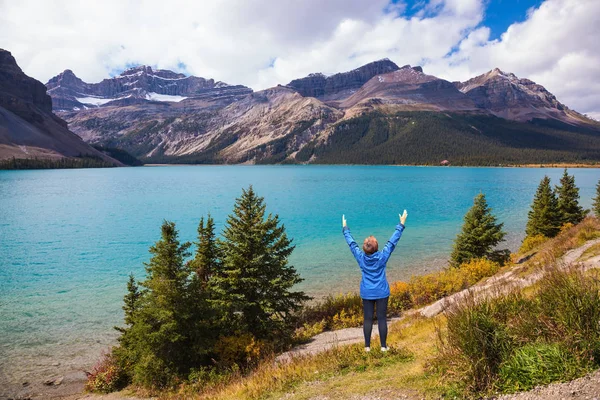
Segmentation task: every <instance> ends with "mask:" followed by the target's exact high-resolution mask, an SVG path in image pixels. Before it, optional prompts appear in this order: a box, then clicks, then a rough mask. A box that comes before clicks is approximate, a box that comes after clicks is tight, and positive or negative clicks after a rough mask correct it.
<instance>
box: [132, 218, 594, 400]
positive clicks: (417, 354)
mask: <svg viewBox="0 0 600 400" xmlns="http://www.w3.org/2000/svg"><path fill="white" fill-rule="evenodd" d="M598 238H600V221H598V220H597V219H595V218H587V219H586V220H584V221H583V222H582V223H581V224H579V225H577V226H574V227H571V228H568V229H565V230H564V231H563V232H561V234H559V235H558V236H557V237H556V238H554V239H550V240H548V241H546V242H544V243H542V244H540V245H538V246H537V247H536V248H534V249H532V250H529V251H528V252H527V253H525V254H515V255H513V260H514V264H512V265H510V266H508V267H504V268H502V269H501V270H500V271H498V270H497V269H496V270H494V272H493V273H496V275H495V276H494V277H492V278H486V277H483V278H478V280H479V281H482V282H486V281H487V282H489V281H490V280H491V281H493V280H495V279H496V280H498V284H497V286H495V289H494V290H493V292H494V294H493V295H492V293H488V294H489V295H490V296H491V297H490V296H487V295H486V296H482V297H481V300H477V301H475V300H474V298H473V297H470V298H469V297H468V296H467V297H465V298H466V300H464V301H461V302H458V303H457V306H456V307H454V308H450V309H449V311H447V312H445V313H442V314H438V315H437V316H435V317H433V318H425V317H423V316H420V314H419V313H418V312H416V311H415V310H405V311H404V318H402V319H401V320H400V321H398V322H396V323H394V324H392V325H391V326H390V334H389V338H388V345H389V346H390V347H391V349H392V350H391V351H390V352H388V353H383V352H381V351H379V350H378V349H376V348H374V349H373V350H372V351H371V352H370V353H365V352H364V350H363V348H362V346H361V345H360V344H356V345H350V346H341V347H337V348H333V349H329V350H326V351H323V352H321V353H319V354H314V355H307V356H300V357H293V358H292V359H291V360H290V361H289V362H277V361H276V360H275V358H274V356H273V357H268V358H266V359H264V360H263V361H262V362H260V363H259V365H258V366H257V367H256V368H255V369H254V370H253V371H252V372H250V373H249V374H242V373H240V372H239V371H235V370H233V371H229V373H219V374H216V373H209V372H206V373H201V374H196V375H195V376H194V377H191V379H190V380H189V381H188V382H185V383H182V384H181V385H180V386H179V387H178V388H177V389H175V390H171V391H168V392H160V393H149V392H144V391H139V392H138V394H139V395H158V396H159V397H161V398H169V399H178V398H195V399H277V398H282V397H283V398H286V399H298V400H299V399H312V398H321V397H322V398H327V399H345V398H356V397H366V398H370V397H373V398H390V399H391V398H407V399H412V398H415V399H416V398H419V399H420V398H440V397H450V398H452V397H459V398H466V397H473V398H477V397H480V396H485V395H492V394H494V393H498V392H507V393H510V392H514V391H516V390H522V389H526V388H529V387H531V386H532V385H535V384H541V383H549V382H554V381H565V380H569V379H573V378H576V377H578V376H582V375H584V374H586V373H587V372H589V371H591V370H593V369H595V368H597V361H598V360H596V361H594V358H593V357H594V356H593V354H592V353H588V351H592V352H593V351H595V350H593V349H595V348H596V347H595V346H598V347H597V348H598V349H600V340H598V339H597V336H594V335H596V334H595V333H594V332H593V331H589V332H588V333H589V335H588V336H586V337H583V336H582V339H581V340H580V341H568V340H567V341H565V340H563V336H564V335H565V334H566V333H568V332H570V330H573V329H583V328H577V325H573V324H572V323H571V322H570V321H585V320H586V319H589V317H590V315H589V313H587V314H586V313H585V312H584V313H583V314H582V313H581V312H580V311H578V309H577V308H576V307H575V308H573V307H571V306H570V305H569V301H570V300H569V299H574V300H573V301H575V302H576V301H578V300H577V299H578V298H581V299H582V301H586V302H587V303H586V304H588V305H589V306H590V307H588V308H587V309H586V310H588V311H589V312H591V313H592V314H593V313H594V312H595V311H594V310H596V309H600V303H598V304H597V302H598V301H600V298H599V297H598V296H596V297H594V293H596V294H598V293H599V290H598V288H600V285H599V284H598V282H600V281H599V280H598V274H596V273H595V272H594V271H595V270H591V272H590V271H587V272H582V270H577V271H568V270H567V271H566V272H565V270H563V269H561V268H563V267H564V266H563V264H562V262H563V261H567V262H569V261H572V262H585V263H587V264H586V265H588V267H589V266H592V267H596V266H597V265H600V242H598V241H597V239H598ZM590 240H596V242H592V243H597V242H598V243H597V244H594V245H591V246H590V244H592V243H590V242H589V241H590ZM585 243H589V244H588V245H587V246H586V247H585V248H584V249H585V251H584V250H583V249H582V250H581V251H580V252H581V254H577V256H576V258H575V259H571V258H573V256H572V253H573V252H570V251H571V250H572V249H577V248H580V246H582V245H583V244H585ZM588 246H589V247H588ZM569 252H570V253H569ZM565 254H567V256H566V257H565ZM569 257H571V258H569ZM590 263H591V264H590ZM594 263H595V264H594ZM548 271H551V273H550V275H551V278H548V279H550V280H548V279H546V278H544V279H546V280H544V279H541V280H533V279H531V280H530V282H533V283H530V284H529V285H527V284H523V287H521V288H516V289H513V290H508V285H514V282H512V283H511V282H506V283H503V281H502V279H498V278H497V277H500V276H505V275H506V274H507V273H510V274H512V275H513V276H514V277H515V279H520V280H522V281H523V282H527V281H528V280H527V279H528V277H532V276H534V275H540V274H544V273H548ZM552 271H554V272H552ZM557 271H559V272H557ZM560 271H562V272H560ZM493 273H491V274H490V275H493ZM444 274H446V275H448V274H449V272H444V271H442V272H439V273H436V274H431V276H430V277H429V278H423V277H420V278H418V277H415V278H413V281H412V285H411V282H408V283H406V282H405V283H402V284H396V285H393V286H394V287H401V288H402V291H400V292H402V296H403V299H404V301H406V302H407V303H404V304H405V305H406V304H409V305H412V306H414V307H419V306H420V305H422V304H426V303H428V302H432V301H435V300H437V299H439V298H440V297H441V296H432V297H427V296H425V297H423V296H422V294H423V293H422V292H418V290H422V288H421V287H422V285H420V286H419V285H417V284H416V283H415V282H417V281H422V280H423V279H425V280H426V281H428V282H431V281H436V280H437V281H436V282H440V281H441V282H446V281H448V280H449V281H453V280H454V279H456V276H454V275H452V276H445V275H444ZM450 274H451V272H450ZM501 274H503V275H501ZM552 274H554V275H552ZM557 274H558V275H557ZM560 274H562V275H560ZM552 276H553V277H554V278H552ZM557 277H558V278H557ZM552 279H554V280H552ZM557 279H558V280H557ZM557 282H562V283H561V284H560V285H559V284H557ZM473 283H474V282H473ZM473 283H470V284H473ZM464 284H465V283H464V281H462V282H461V283H460V285H455V286H454V287H452V285H450V287H451V291H452V290H454V291H458V290H460V288H461V287H462V286H463V285H464ZM481 284H482V283H481V282H479V285H481ZM503 285H506V287H503ZM442 287H446V288H448V286H443V285H442ZM504 289H506V290H504ZM563 289H564V290H563ZM411 290H412V292H411ZM427 290H439V286H438V285H437V284H435V285H430V287H429V288H428V289H427ZM490 290H491V289H490ZM400 292H399V291H396V294H395V295H396V296H398V295H399V293H400ZM445 294H446V295H447V294H449V292H447V293H445ZM578 296H579V297H578ZM350 297H351V296H350V295H346V296H341V297H339V299H345V300H339V301H337V302H336V301H333V302H330V303H329V305H328V306H327V307H324V308H322V309H321V311H323V310H327V312H328V313H329V314H331V313H332V312H333V311H334V309H335V308H336V307H338V308H342V310H339V309H338V310H337V312H336V315H338V316H339V315H340V314H341V313H342V312H344V313H345V314H346V315H351V314H352V313H353V311H351V310H348V311H347V312H346V310H345V309H343V308H345V307H348V306H349V305H350V308H352V307H353V306H352V305H353V304H354V303H355V302H354V300H353V299H351V298H350ZM349 298H350V300H349ZM419 298H420V300H419ZM537 298H544V299H546V302H547V303H548V304H552V307H551V308H548V307H543V304H540V303H539V302H537V300H536V299H537ZM557 299H558V300H557ZM552 302H554V303H556V304H554V303H552ZM597 305H598V307H596V306H597ZM482 307H483V308H482ZM503 307H504V308H503ZM507 307H508V308H507ZM523 307H526V308H523ZM560 309H562V310H563V311H564V313H563V314H561V315H559V316H558V317H557V316H556V315H554V314H553V312H554V311H553V310H560ZM523 310H525V311H526V313H525V311H523ZM313 311H314V310H313ZM586 312H587V311H586ZM578 313H579V314H578ZM580 314H581V315H580ZM504 316H507V317H506V318H507V319H504ZM511 316H512V317H511ZM592 317H593V316H592ZM498 318H499V319H498ZM511 318H512V319H511ZM515 318H516V319H515ZM337 320H338V321H339V318H338V319H337ZM331 321H334V319H333V318H332V319H331ZM482 321H483V322H482ZM486 321H488V322H489V321H491V322H489V324H492V325H485V324H487V323H488V322H486ZM539 321H541V322H542V323H541V324H540V323H538V322H539ZM352 323H355V321H354V320H351V322H350V324H352ZM481 323H484V325H479V324H481ZM582 323H583V322H582ZM457 324H459V326H461V329H459V330H458V332H461V334H462V335H463V336H464V337H463V338H462V339H461V340H463V342H461V341H460V340H458V341H457V337H456V332H457V330H456V329H455V328H456V326H457ZM460 324H462V325H460ZM494 324H495V325H494ZM548 324H549V325H548ZM546 325H547V326H552V327H553V329H552V330H550V331H548V332H546V333H545V335H546V336H543V337H544V338H545V339H544V340H543V341H540V340H538V339H537V336H536V335H541V333H540V332H541V331H540V329H542V330H543V329H545V328H544V326H546ZM484 326H487V327H488V328H489V327H490V326H491V327H492V328H493V329H492V328H490V329H491V330H489V333H490V335H491V336H490V335H488V336H485V335H484V336H483V337H479V336H477V335H478V334H479V333H481V332H483V331H485V329H484V328H483V327H484ZM338 327H339V325H338ZM449 327H450V330H449ZM514 327H519V329H522V330H521V331H519V330H518V329H517V330H515V329H516V328H514ZM574 327H575V328H574ZM324 329H327V328H324ZM486 329H487V328H486ZM528 329H530V330H531V332H530V333H527V330H528ZM321 330H322V329H321ZM453 332H454V333H453ZM499 332H508V333H507V335H508V336H506V337H507V338H510V340H508V339H506V341H505V342H502V343H504V344H503V345H502V346H504V347H502V346H500V347H499V348H498V349H496V348H495V347H494V343H496V342H495V340H497V339H493V338H496V336H495V335H497V334H499ZM544 332H545V331H544ZM573 332H577V330H573ZM316 333H318V332H317V331H315V332H313V334H316ZM469 334H471V336H469ZM452 335H454V336H452ZM571 336H572V335H571ZM569 337H570V336H569ZM490 338H492V339H490ZM584 339H585V340H584ZM489 340H491V341H489ZM498 340H499V339H498ZM503 340H504V339H503ZM457 343H458V344H457ZM461 343H462V345H461ZM582 343H583V344H585V345H582ZM465 344H466V346H467V348H464V347H461V346H463V345H465ZM478 346H479V347H478ZM481 346H484V347H483V348H480V347H481ZM485 346H491V347H490V348H491V349H496V350H494V351H496V353H494V354H496V355H497V357H498V359H496V360H495V361H494V360H491V361H490V356H489V355H490V354H491V353H490V352H489V351H488V350H486V347H485ZM586 346H587V347H586ZM470 348H472V349H475V350H474V353H469V350H468V349H470ZM499 349H500V350H499ZM590 349H591V350H590ZM469 354H474V355H473V356H472V357H474V358H472V357H471V358H469V357H470V356H469ZM535 354H541V356H539V357H538V358H536V357H535V356H534V355H535ZM589 354H592V356H590V355H589ZM594 354H595V353H594ZM532 355H533V358H532ZM590 357H592V358H590ZM492 358H493V357H492ZM481 363H483V364H485V363H488V364H485V365H488V366H490V365H491V367H490V368H488V369H486V368H487V367H486V368H483V369H480V370H478V369H477V368H480V367H479V366H480V365H482V364H481ZM542 365H546V366H547V365H550V367H548V368H542V367H541V366H542ZM561 366H564V368H562V367H561ZM494 368H496V369H494ZM519 368H520V369H519ZM523 368H525V369H523ZM512 371H525V372H523V373H519V374H517V375H516V376H517V378H515V377H514V376H513V375H511V373H512ZM519 377H525V378H526V381H522V379H521V378H519ZM511 379H512V380H511ZM482 382H483V383H482ZM325 394H326V397H323V396H324V395H325ZM369 396H370V397H369Z"/></svg>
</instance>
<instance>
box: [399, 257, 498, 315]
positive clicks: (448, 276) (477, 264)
mask: <svg viewBox="0 0 600 400" xmlns="http://www.w3.org/2000/svg"><path fill="white" fill-rule="evenodd" d="M499 269H500V265H499V264H498V263H495V262H493V261H490V260H488V259H486V258H481V259H474V260H471V261H469V262H466V263H463V264H461V265H460V267H458V268H450V269H447V270H444V271H439V272H434V273H431V274H427V275H421V276H413V277H412V278H410V281H409V283H408V284H404V283H403V282H400V283H396V284H394V285H393V286H392V287H393V288H394V290H395V291H396V290H397V293H399V294H400V293H402V290H405V291H406V290H407V291H408V293H409V295H410V299H411V301H412V304H414V305H417V306H420V305H425V304H429V303H431V302H434V301H436V300H439V299H441V298H442V297H445V296H448V295H450V294H452V293H456V292H458V291H461V290H463V289H466V288H468V287H470V286H472V285H474V284H475V283H477V282H479V281H480V280H481V279H482V278H485V277H488V276H492V275H494V274H495V273H496V272H497V271H498V270H499ZM403 284H404V285H406V286H403ZM396 285H398V287H397V288H396Z"/></svg>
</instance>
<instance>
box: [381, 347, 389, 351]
mask: <svg viewBox="0 0 600 400" xmlns="http://www.w3.org/2000/svg"><path fill="white" fill-rule="evenodd" d="M389 349H390V348H389V347H382V348H381V351H388V350H389Z"/></svg>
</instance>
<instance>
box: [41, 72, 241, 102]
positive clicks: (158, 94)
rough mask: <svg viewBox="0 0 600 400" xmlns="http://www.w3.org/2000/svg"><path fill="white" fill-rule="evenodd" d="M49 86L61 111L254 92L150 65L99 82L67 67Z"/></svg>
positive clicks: (223, 98)
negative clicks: (91, 81) (87, 80)
mask: <svg viewBox="0 0 600 400" xmlns="http://www.w3.org/2000/svg"><path fill="white" fill-rule="evenodd" d="M46 87H47V88H48V93H49V94H50V96H51V97H52V101H53V108H54V110H60V111H79V110H82V109H85V108H91V107H101V106H105V105H123V104H127V105H129V104H134V103H135V104H140V103H143V102H146V101H160V102H179V101H182V100H185V99H187V98H202V99H206V100H210V101H215V102H225V103H227V102H231V101H234V100H235V99H236V98H239V97H241V96H245V95H247V94H249V93H252V89H250V88H247V87H245V86H241V85H228V84H226V83H224V82H215V81H214V79H204V78H199V77H196V76H185V75H184V74H179V73H176V72H173V71H168V70H160V69H159V70H156V71H154V70H153V69H152V68H151V67H149V66H139V67H135V68H131V69H128V70H126V71H124V72H123V73H121V74H120V75H118V76H115V77H113V78H110V79H104V80H103V81H102V82H99V83H86V82H83V81H82V80H81V79H79V78H78V77H77V76H75V74H74V73H73V71H71V70H68V69H67V70H65V71H64V72H62V73H61V74H59V75H57V76H55V77H54V78H52V79H50V80H49V81H48V83H47V84H46ZM113 102H119V103H118V104H112V103H113Z"/></svg>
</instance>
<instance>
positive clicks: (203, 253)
mask: <svg viewBox="0 0 600 400" xmlns="http://www.w3.org/2000/svg"><path fill="white" fill-rule="evenodd" d="M189 267H190V268H191V270H192V271H193V272H194V273H195V276H196V279H198V281H199V283H200V284H201V286H205V285H206V283H207V282H208V280H209V279H210V277H211V276H212V275H214V273H215V272H216V271H217V269H218V267H219V258H218V248H217V241H216V238H215V222H214V220H213V218H212V217H211V216H210V214H209V215H208V218H207V219H206V224H205V222H204V217H202V218H201V219H200V224H199V225H198V242H196V253H195V255H194V259H193V260H192V261H190V263H189Z"/></svg>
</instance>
